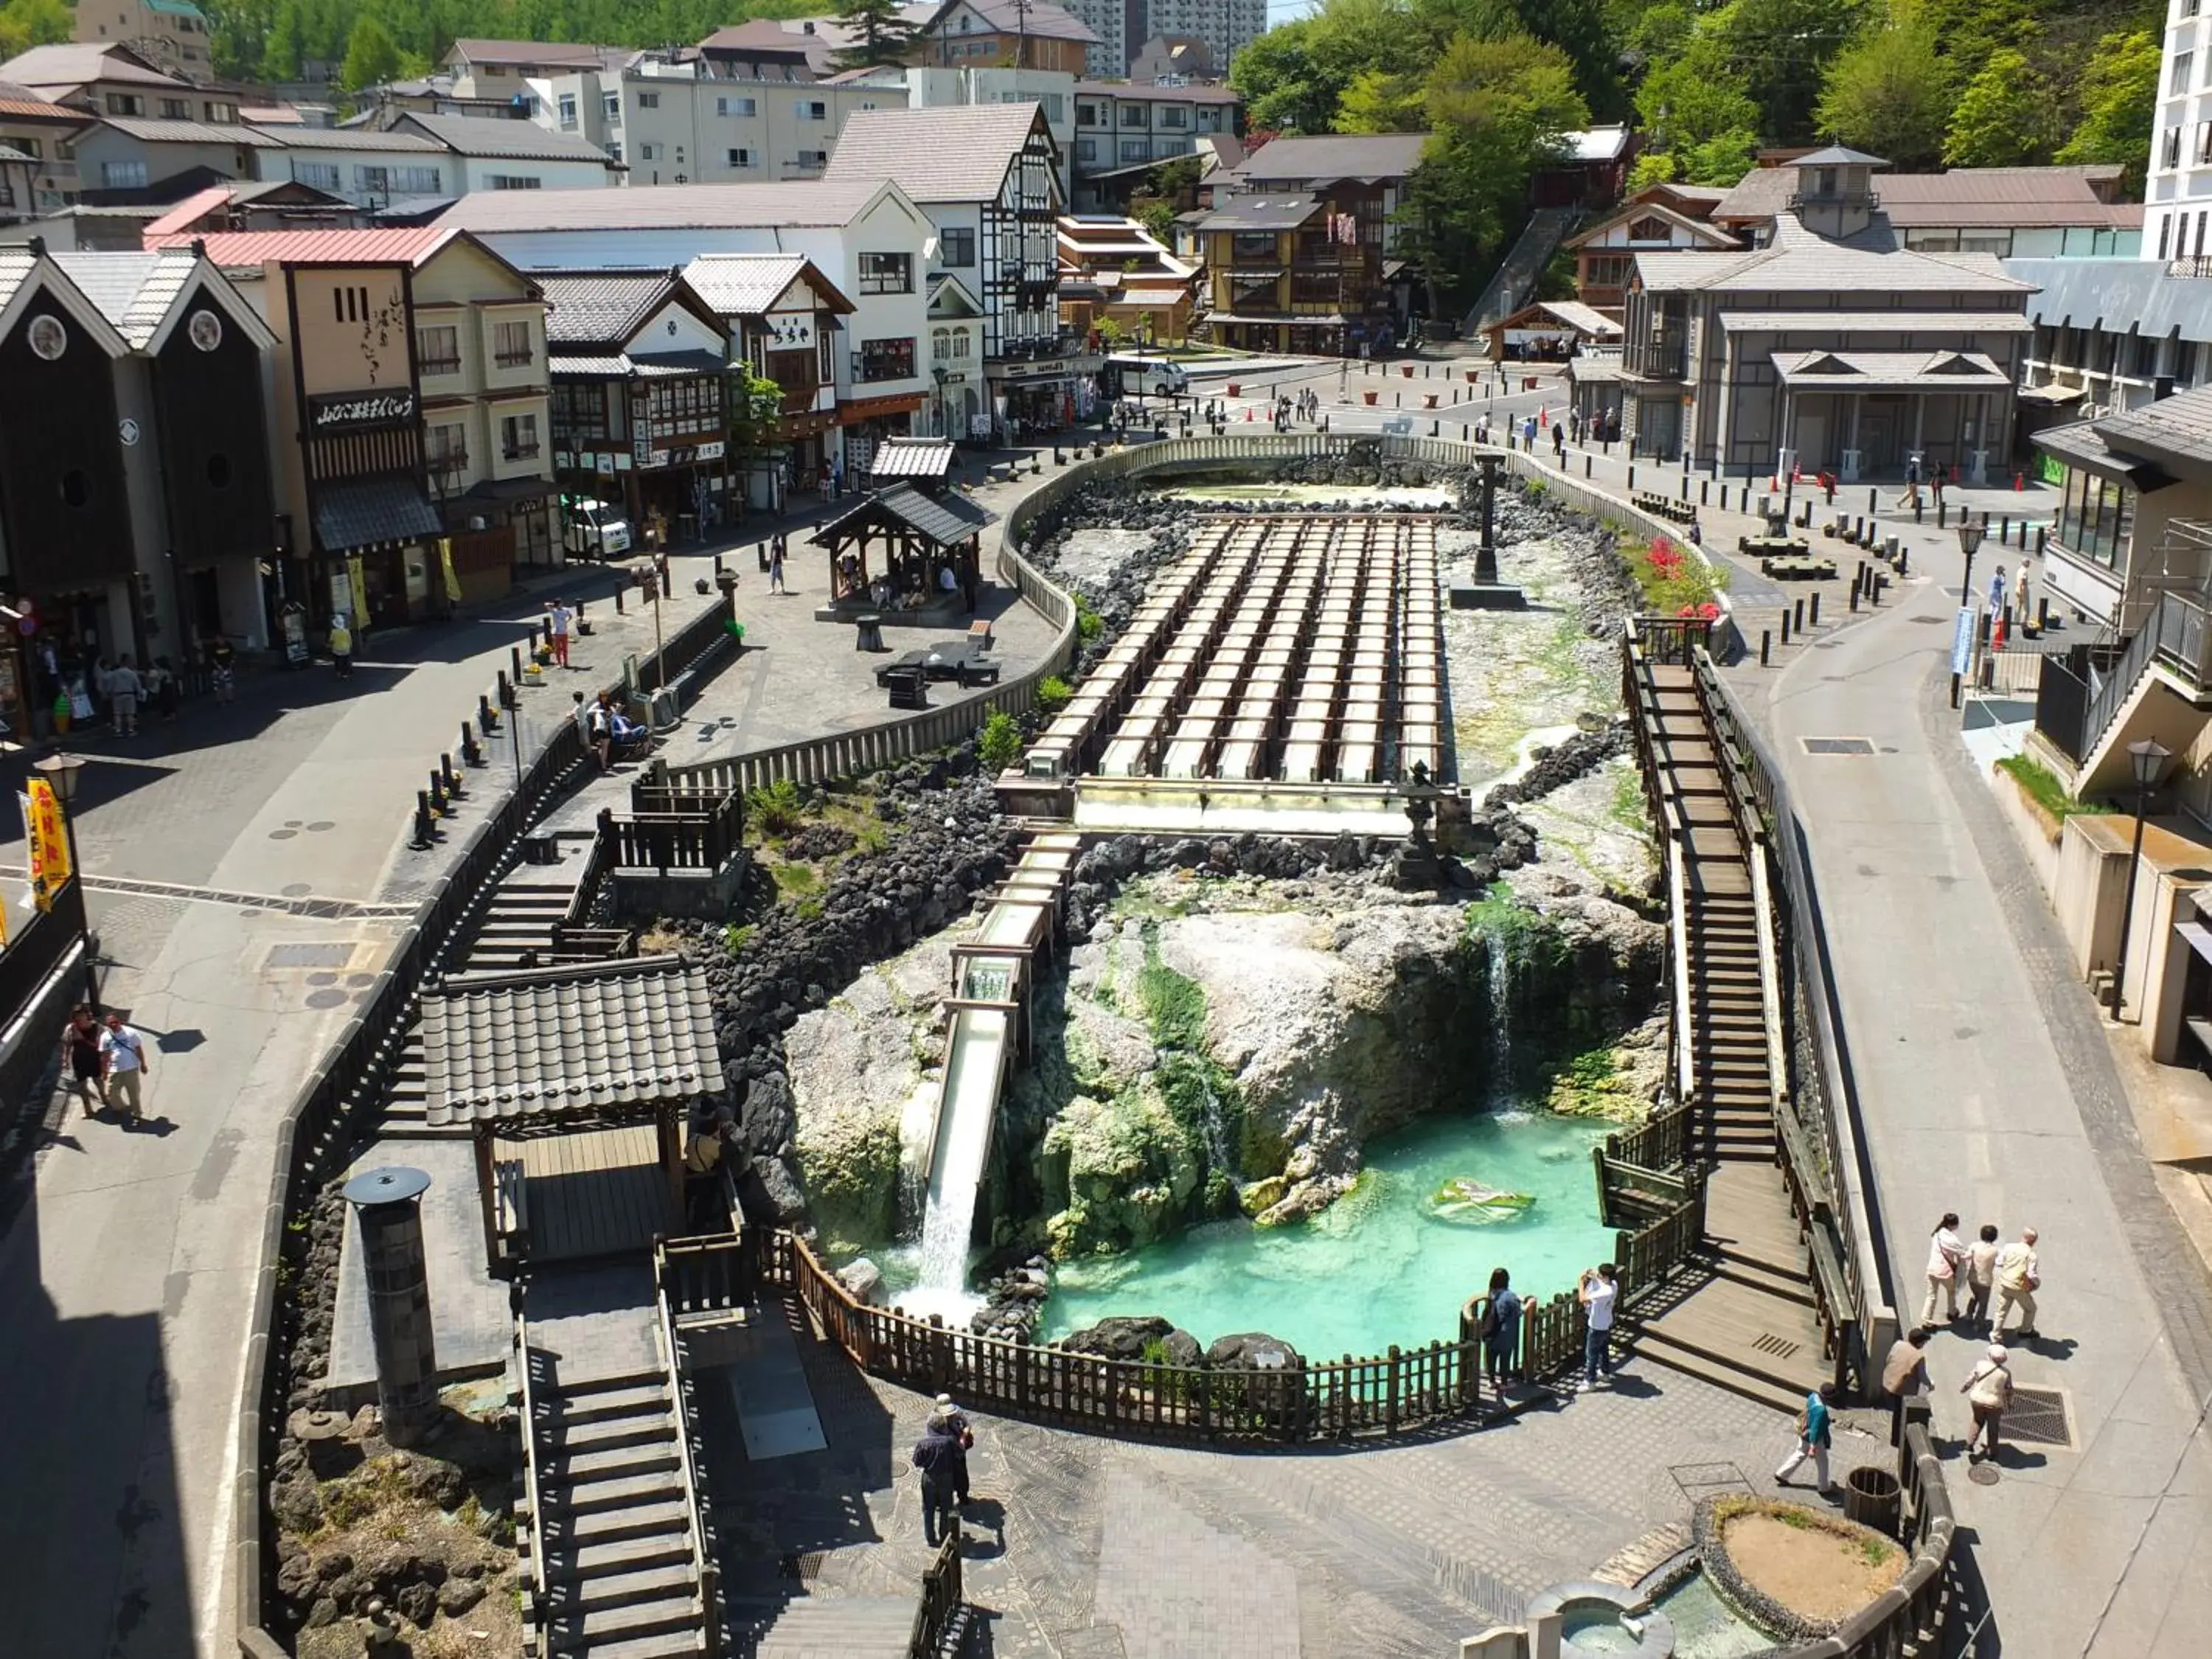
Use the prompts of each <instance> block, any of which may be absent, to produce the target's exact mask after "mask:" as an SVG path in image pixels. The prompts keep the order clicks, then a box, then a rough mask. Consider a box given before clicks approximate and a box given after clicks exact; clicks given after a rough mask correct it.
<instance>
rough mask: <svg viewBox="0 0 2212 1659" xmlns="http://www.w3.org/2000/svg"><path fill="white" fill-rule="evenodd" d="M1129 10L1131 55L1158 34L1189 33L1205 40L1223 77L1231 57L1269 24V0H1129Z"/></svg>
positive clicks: (1218, 72) (1216, 71) (1256, 38)
mask: <svg viewBox="0 0 2212 1659" xmlns="http://www.w3.org/2000/svg"><path fill="white" fill-rule="evenodd" d="M1128 9H1129V13H1130V16H1129V21H1128V22H1127V30H1128V36H1129V56H1130V57H1131V58H1134V57H1135V56H1136V55H1137V53H1138V52H1139V50H1141V49H1142V47H1143V46H1144V44H1145V42H1146V41H1147V40H1152V38H1153V37H1154V36H1156V35H1163V34H1170V35H1175V34H1184V35H1188V36H1190V37H1191V38H1192V39H1194V40H1203V41H1205V42H1206V49H1207V50H1208V51H1209V52H1212V54H1213V69H1214V73H1215V74H1217V75H1219V76H1222V77H1223V78H1224V79H1226V78H1227V77H1228V75H1229V64H1230V62H1231V59H1233V58H1235V57H1236V56H1237V53H1238V52H1242V51H1243V50H1244V48H1245V47H1247V46H1250V45H1251V44H1252V42H1253V41H1255V40H1258V39H1259V38H1260V36H1261V34H1262V33H1265V32H1266V30H1267V0H1129V3H1128Z"/></svg>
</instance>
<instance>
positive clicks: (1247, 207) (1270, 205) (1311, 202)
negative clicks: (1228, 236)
mask: <svg viewBox="0 0 2212 1659" xmlns="http://www.w3.org/2000/svg"><path fill="white" fill-rule="evenodd" d="M1322 205H1323V204H1322V203H1320V202H1317V201H1316V200H1315V199H1314V198H1313V197H1310V196H1225V197H1222V198H1221V204H1220V205H1219V206H1218V207H1217V208H1215V209H1214V210H1213V211H1212V212H1211V213H1209V214H1206V216H1203V217H1202V218H1200V220H1199V222H1198V228H1200V230H1293V229H1296V228H1297V227H1298V226H1300V225H1302V224H1304V223H1305V222H1306V221H1307V220H1309V219H1310V218H1312V217H1313V216H1314V215H1316V213H1319V212H1320V211H1321V210H1322Z"/></svg>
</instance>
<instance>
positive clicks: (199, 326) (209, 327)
mask: <svg viewBox="0 0 2212 1659" xmlns="http://www.w3.org/2000/svg"><path fill="white" fill-rule="evenodd" d="M185 337H186V338H188V339H189V340H191V343H193V344H194V345H196V346H197V347H198V348H199V349H201V350H202V351H213V350H214V349H216V347H217V346H219V345H221V344H222V318H220V317H218V316H216V314H215V313H213V312H212V311H195V312H194V313H192V319H191V321H190V322H189V323H186V324H185Z"/></svg>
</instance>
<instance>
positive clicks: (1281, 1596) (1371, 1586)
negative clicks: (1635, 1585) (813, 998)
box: [705, 1329, 1888, 1659]
mask: <svg viewBox="0 0 2212 1659" xmlns="http://www.w3.org/2000/svg"><path fill="white" fill-rule="evenodd" d="M799 1340H800V1348H801V1353H802V1357H803V1358H804V1359H805V1364H806V1368H807V1376H808V1381H809V1383H810V1384H811V1387H812V1389H813V1391H814V1398H815V1404H816V1407H817V1410H818V1411H819V1412H820V1413H821V1416H822V1422H823V1431H824V1434H825V1436H826V1437H827V1438H828V1441H829V1445H828V1448H827V1449H825V1450H823V1451H821V1452H817V1453H811V1454H807V1455H802V1456H798V1457H787V1458H779V1459H775V1460H773V1461H771V1462H765V1463H761V1464H757V1465H755V1464H748V1463H746V1462H745V1461H744V1455H743V1452H742V1449H741V1447H742V1441H741V1440H740V1438H739V1437H738V1435H737V1434H736V1433H734V1432H731V1431H723V1432H716V1431H715V1429H716V1426H717V1425H716V1423H715V1422H714V1421H712V1420H710V1422H709V1423H708V1432H707V1434H706V1436H705V1441H706V1444H707V1446H708V1456H709V1458H710V1460H715V1461H711V1462H710V1464H709V1468H708V1480H709V1484H710V1486H712V1488H713V1490H714V1492H715V1493H716V1496H717V1511H718V1522H719V1524H720V1531H721V1534H722V1536H723V1540H724V1543H725V1547H726V1551H727V1556H728V1561H727V1565H726V1575H727V1582H728V1583H729V1585H730V1588H731V1591H732V1595H738V1596H746V1597H750V1596H762V1595H766V1596H771V1597H772V1596H774V1595H777V1594H779V1593H781V1594H789V1593H790V1592H791V1591H792V1590H793V1589H795V1588H796V1587H797V1583H798V1577H795V1576H794V1575H793V1572H792V1571H790V1570H789V1569H788V1567H787V1571H785V1572H784V1573H783V1574H782V1575H781V1576H780V1577H779V1576H778V1575H776V1574H775V1572H774V1571H772V1570H771V1569H770V1568H769V1566H768V1565H766V1564H770V1563H777V1562H783V1563H787V1564H790V1563H801V1565H799V1567H798V1570H797V1571H798V1575H799V1576H803V1577H804V1578H805V1582H806V1583H807V1585H808V1587H809V1589H810V1591H811V1593H812V1594H814V1595H838V1594H851V1595H881V1594H885V1593H893V1592H897V1591H901V1590H904V1591H906V1592H908V1593H911V1592H912V1590H913V1589H914V1588H915V1585H916V1584H917V1583H919V1582H920V1579H921V1572H922V1570H923V1568H924V1567H925V1566H926V1565H927V1562H928V1559H929V1556H930V1552H929V1550H928V1549H927V1546H926V1545H925V1543H924V1541H923V1539H922V1528H921V1494H920V1487H919V1483H918V1480H916V1478H915V1474H914V1472H913V1471H912V1470H911V1469H910V1468H908V1465H907V1451H908V1448H909V1447H911V1445H912V1444H913V1443H914V1442H915V1440H916V1439H917V1438H919V1437H920V1436H921V1428H922V1420H923V1419H924V1418H925V1417H926V1416H927V1413H928V1410H929V1404H930V1402H929V1401H928V1400H927V1397H925V1396H923V1395H916V1394H913V1393H910V1392H908V1390H905V1389H897V1388H893V1387H891V1386H890V1385H888V1384H884V1383H878V1382H876V1381H875V1380H873V1379H872V1378H870V1377H867V1376H864V1375H862V1374H861V1373H860V1372H859V1371H858V1370H855V1369H854V1367H853V1366H852V1365H851V1364H848V1362H847V1361H846V1360H845V1358H844V1357H843V1356H842V1354H841V1353H839V1352H836V1350H835V1349H834V1348H833V1347H831V1346H829V1345H827V1344H824V1343H819V1342H817V1341H815V1340H813V1338H812V1336H811V1334H810V1333H808V1332H806V1331H805V1330H804V1329H801V1330H800V1331H799ZM717 1409H718V1410H719V1411H723V1412H726V1411H727V1409H728V1408H727V1407H726V1406H718V1407H717ZM730 1422H731V1419H728V1418H727V1417H724V1418H722V1419H721V1425H722V1426H723V1427H724V1428H725V1430H727V1429H728V1426H729V1425H730ZM975 1427H976V1447H975V1451H974V1453H972V1454H971V1456H970V1472H971V1474H972V1477H973V1485H974V1491H975V1498H976V1500H977V1501H976V1503H975V1504H974V1505H973V1506H972V1508H971V1510H970V1511H969V1524H968V1538H969V1544H968V1547H967V1550H966V1552H965V1554H966V1562H965V1567H964V1582H965V1586H966V1590H967V1594H968V1597H969V1601H971V1602H972V1603H974V1604H975V1607H976V1608H977V1613H978V1617H979V1618H980V1619H981V1620H983V1621H985V1622H986V1623H987V1626H988V1627H989V1629H990V1632H991V1633H990V1643H989V1646H988V1648H987V1649H986V1650H984V1651H987V1652H988V1653H990V1654H993V1655H1023V1656H1029V1655H1037V1656H1060V1659H1068V1656H1083V1659H1090V1656H1100V1659H1104V1656H1113V1655H1119V1656H1124V1659H1243V1656H1251V1659H1283V1656H1297V1655H1304V1656H1308V1659H1331V1656H1338V1655H1352V1654H1359V1655H1371V1656H1376V1659H1399V1656H1403V1659H1435V1656H1437V1655H1439V1654H1446V1653H1449V1652H1451V1651H1452V1650H1453V1646H1454V1644H1455V1643H1456V1642H1457V1641H1458V1640H1459V1639H1460V1638H1462V1637H1466V1636H1471V1635H1474V1633H1476V1632H1478V1631H1480V1630H1481V1629H1482V1628H1483V1627H1485V1626H1487V1625H1490V1624H1492V1623H1496V1622H1498V1621H1500V1620H1508V1619H1516V1618H1518V1617H1519V1615H1520V1613H1521V1611H1522V1607H1523V1606H1524V1604H1525V1602H1526V1601H1527V1599H1528V1596H1529V1595H1531V1594H1532V1593H1534V1591H1536V1590H1538V1589H1542V1588H1544V1587H1545V1586H1546V1585H1548V1584H1553V1583H1559V1582H1560V1581H1561V1580H1564V1579H1568V1578H1575V1577H1586V1576H1588V1575H1589V1572H1590V1571H1592V1570H1594V1569H1595V1567H1597V1566H1598V1565H1599V1564H1600V1563H1601V1562H1602V1561H1604V1560H1605V1559H1607V1557H1609V1556H1611V1555H1613V1553H1615V1552H1616V1551H1618V1550H1620V1549H1621V1548H1623V1547H1625V1546H1626V1545H1628V1544H1630V1543H1632V1542H1633V1541H1636V1540H1637V1539H1638V1538H1640V1537H1641V1536H1643V1535H1644V1534H1645V1533H1647V1532H1649V1531H1650V1530H1651V1529H1652V1528H1657V1527H1662V1526H1664V1525H1666V1524H1668V1523H1669V1522H1682V1521H1684V1520H1685V1519H1686V1516H1687V1515H1688V1510H1689V1506H1690V1504H1691V1502H1692V1499H1694V1498H1697V1497H1699V1496H1702V1495H1705V1494H1706V1493H1708V1492H1719V1491H1726V1490H1735V1491H1742V1490H1747V1489H1748V1490H1752V1491H1756V1492H1766V1493H1771V1492H1773V1491H1774V1490H1775V1486H1774V1482H1773V1480H1772V1471H1773V1468H1774V1465H1775V1464H1776V1463H1777V1462H1779V1461H1780V1459H1781V1457H1782V1455H1783V1454H1784V1452H1785V1451H1786V1450H1787V1449H1788V1447H1789V1443H1790V1425H1789V1423H1788V1422H1787V1420H1786V1419H1783V1418H1781V1417H1780V1416H1778V1415H1777V1414H1776V1413H1773V1412H1771V1411H1769V1410H1766V1409H1765V1408H1764V1407H1759V1406H1755V1405H1753V1404H1752V1403H1750V1402H1749V1401H1744V1400H1742V1399H1740V1398H1738V1397H1737V1396H1736V1395H1731V1394H1727V1393H1724V1392H1723V1391H1721V1390H1718V1389H1713V1388H1711V1387H1709V1386H1707V1385H1706V1384H1704V1383H1699V1382H1698V1381H1696V1380H1694V1379H1692V1378H1690V1377H1687V1376H1680V1375H1679V1374H1677V1373H1674V1372H1672V1371H1668V1370H1664V1369H1662V1368H1660V1367H1657V1366H1655V1365H1652V1364H1648V1363H1644V1362H1638V1361H1634V1360H1632V1361H1630V1362H1629V1364H1628V1365H1627V1366H1626V1368H1625V1370H1623V1372H1622V1373H1621V1375H1620V1381H1619V1383H1617V1385H1616V1386H1615V1387H1613V1389H1601V1390H1599V1391H1597V1392H1595V1393H1593V1394H1589V1395H1582V1396H1579V1397H1577V1398H1574V1399H1572V1400H1571V1401H1564V1402H1561V1403H1559V1404H1556V1405H1552V1406H1538V1407H1532V1408H1531V1409H1529V1410H1528V1411H1526V1412H1524V1413H1522V1414H1520V1415H1519V1416H1516V1417H1515V1418H1513V1419H1510V1421H1508V1422H1506V1423H1504V1424H1501V1425H1497V1426H1493V1427H1491V1428H1487V1429H1481V1430H1473V1431H1444V1432H1439V1433H1436V1434H1433V1435H1430V1436H1426V1437H1419V1436H1417V1437H1412V1438H1409V1439H1408V1440H1407V1441H1404V1442H1401V1443H1395V1444H1390V1445H1382V1444H1362V1445H1358V1446H1356V1447H1348V1448H1334V1447H1332V1448H1328V1449H1313V1450H1295V1451H1251V1452H1220V1451H1211V1450H1206V1449H1195V1448H1186V1447H1177V1446H1158V1445H1146V1444H1140V1443H1124V1442H1116V1441H1113V1440H1109V1439H1104V1438H1102V1437H1097V1436H1092V1435H1087V1434H1078V1433H1071V1432H1067V1431H1060V1430H1054V1429H1048V1428H1042V1427H1038V1426H1036V1425H1030V1424H1023V1423H1012V1422H1000V1421H997V1420H994V1419H987V1418H985V1419H977V1421H976V1425H975ZM1887 1455H1888V1445H1887V1415H1886V1414H1882V1413H1876V1414H1874V1415H1872V1416H1870V1417H1869V1418H1867V1419H1863V1420H1862V1419H1855V1418H1851V1417H1848V1416H1847V1417H1846V1418H1845V1419H1844V1426H1843V1429H1842V1431H1840V1432H1839V1434H1838V1441H1837V1449H1836V1459H1835V1470H1834V1474H1835V1479H1836V1480H1838V1482H1840V1481H1841V1480H1843V1478H1844V1471H1845V1470H1846V1469H1848V1468H1851V1467H1853V1466H1854V1465H1856V1464H1857V1463H1860V1462H1881V1461H1886V1459H1887ZM1801 1479H1802V1480H1809V1479H1810V1470H1809V1468H1808V1469H1807V1470H1806V1471H1804V1472H1803V1474H1802V1476H1801ZM1800 1495H1802V1489H1801V1494H1800Z"/></svg>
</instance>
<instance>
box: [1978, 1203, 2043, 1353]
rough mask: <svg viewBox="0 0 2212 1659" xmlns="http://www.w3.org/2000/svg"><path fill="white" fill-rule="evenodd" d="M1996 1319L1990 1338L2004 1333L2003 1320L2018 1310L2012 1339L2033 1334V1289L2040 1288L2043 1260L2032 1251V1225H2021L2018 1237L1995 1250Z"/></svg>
mask: <svg viewBox="0 0 2212 1659" xmlns="http://www.w3.org/2000/svg"><path fill="white" fill-rule="evenodd" d="M1996 1274H1997V1322H1996V1328H1995V1329H1993V1330H1992V1331H1991V1332H1990V1338H1991V1340H1995V1339H1996V1338H1997V1337H2001V1336H2002V1335H2003V1334H2004V1328H2005V1321H2006V1320H2008V1319H2010V1318H2011V1317H2012V1310H2014V1309H2015V1308H2018V1309H2019V1310H2020V1329H2019V1330H2018V1331H2016V1332H2015V1333H2014V1335H2015V1339H2018V1338H2020V1337H2032V1336H2033V1335H2034V1334H2035V1293H2036V1291H2039V1290H2041V1289H2042V1288H2043V1263H2042V1261H2040V1260H2039V1258H2038V1257H2037V1255H2036V1254H2035V1229H2034V1228H2033V1227H2023V1228H2022V1229H2021V1234H2020V1237H2019V1238H2018V1239H2017V1240H2015V1242H2014V1243H2010V1244H2008V1245H2006V1246H2005V1247H2004V1249H2002V1250H1999V1251H1998V1252H1997V1268H1996Z"/></svg>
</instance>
